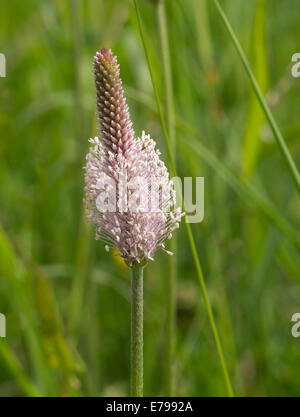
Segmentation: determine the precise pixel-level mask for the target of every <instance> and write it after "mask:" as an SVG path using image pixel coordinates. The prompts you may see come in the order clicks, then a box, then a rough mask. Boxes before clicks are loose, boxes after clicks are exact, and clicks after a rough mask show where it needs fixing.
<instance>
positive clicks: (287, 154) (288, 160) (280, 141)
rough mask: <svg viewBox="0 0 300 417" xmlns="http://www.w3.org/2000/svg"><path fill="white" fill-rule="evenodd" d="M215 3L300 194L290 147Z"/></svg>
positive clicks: (231, 31) (296, 171)
mask: <svg viewBox="0 0 300 417" xmlns="http://www.w3.org/2000/svg"><path fill="white" fill-rule="evenodd" d="M213 1H214V3H215V6H216V9H217V10H218V12H219V14H220V16H221V19H222V21H223V23H224V25H225V27H226V29H227V31H228V33H229V35H230V38H231V40H232V42H233V44H234V46H235V48H236V50H237V53H238V55H239V57H240V59H241V61H242V63H243V66H244V68H245V70H246V72H247V74H248V77H249V79H250V82H251V84H252V87H253V89H254V92H255V95H256V97H257V99H258V101H259V103H260V105H261V107H262V109H263V111H264V113H265V116H266V118H267V120H268V122H269V124H270V127H271V129H272V132H273V134H274V137H275V139H276V141H277V144H278V146H279V149H280V151H281V154H282V156H283V158H284V160H285V162H286V164H287V167H288V169H289V172H290V174H291V176H292V178H293V181H294V183H295V185H296V188H297V190H298V193H299V194H300V174H299V171H298V169H297V167H296V164H295V162H294V160H293V158H292V156H291V154H290V151H289V149H288V147H287V145H286V143H285V141H284V139H283V136H282V134H281V132H280V130H279V127H278V125H277V123H276V121H275V119H274V116H273V114H272V112H271V110H270V108H269V106H268V104H267V102H266V100H265V98H264V96H263V94H262V92H261V89H260V88H259V85H258V83H257V81H256V78H255V76H254V74H253V71H252V69H251V66H250V64H249V61H248V59H247V57H246V55H245V53H244V51H243V49H242V47H241V44H240V42H239V41H238V39H237V37H236V35H235V33H234V31H233V29H232V27H231V25H230V23H229V21H228V19H227V17H226V15H225V13H224V11H223V9H222V7H221V6H220V3H219V1H218V0H213Z"/></svg>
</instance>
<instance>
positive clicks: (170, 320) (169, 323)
mask: <svg viewBox="0 0 300 417" xmlns="http://www.w3.org/2000/svg"><path fill="white" fill-rule="evenodd" d="M156 11H157V22H158V34H159V42H160V45H161V52H162V63H163V73H164V83H165V97H166V121H167V129H168V133H169V137H170V142H171V148H172V152H173V158H174V160H175V164H176V144H175V120H174V119H175V114H174V98H173V89H172V72H171V64H170V50H169V41H168V29H167V18H166V10H165V1H164V0H160V1H159V2H158V3H156ZM176 247H177V242H176V236H173V239H172V241H171V242H170V244H169V249H170V251H171V252H173V253H176ZM168 264H169V270H168V274H167V289H166V304H167V305H166V307H167V318H166V337H167V341H166V395H168V396H170V397H172V396H174V395H175V386H176V367H175V350H176V281H177V265H176V257H175V256H171V257H169V260H168Z"/></svg>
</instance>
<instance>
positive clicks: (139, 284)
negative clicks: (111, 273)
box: [130, 265, 144, 397]
mask: <svg viewBox="0 0 300 417" xmlns="http://www.w3.org/2000/svg"><path fill="white" fill-rule="evenodd" d="M143 269H144V267H143V266H140V265H134V266H132V267H131V389H130V394H131V396H132V397H142V396H143V304H144V300H143Z"/></svg>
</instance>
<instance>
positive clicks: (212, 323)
mask: <svg viewBox="0 0 300 417" xmlns="http://www.w3.org/2000/svg"><path fill="white" fill-rule="evenodd" d="M134 6H135V12H136V17H137V22H138V27H139V32H140V36H141V40H142V43H143V47H144V51H145V55H146V59H147V63H148V68H149V73H150V77H151V81H152V86H153V90H154V95H155V100H156V105H157V110H158V114H159V117H160V123H161V127H162V130H163V134H164V138H165V142H166V146H167V151H168V158H169V163H170V166H171V170H172V174H173V176H175V177H177V170H176V166H175V161H174V157H173V153H172V147H171V143H170V139H169V135H168V131H167V127H166V123H165V119H164V116H163V112H162V107H161V103H160V98H159V93H158V88H157V85H156V82H155V78H154V74H153V68H152V65H151V60H150V55H149V52H148V47H147V44H146V37H145V34H144V30H143V26H142V19H141V16H140V11H139V8H138V5H137V0H134ZM180 199H181V201H182V205H183V206H184V200H183V199H182V196H181V195H180ZM183 209H184V207H183ZM185 226H186V230H187V234H188V238H189V243H190V247H191V250H192V254H193V258H194V262H195V266H196V271H197V275H198V279H199V283H200V287H201V290H202V294H203V298H204V304H205V307H206V311H207V314H208V317H209V322H210V326H211V329H212V333H213V335H214V339H215V343H216V347H217V352H218V355H219V359H220V362H221V367H222V371H223V375H224V380H225V383H226V388H227V392H228V395H229V396H230V397H232V396H234V394H233V390H232V386H231V382H230V378H229V374H228V370H227V365H226V361H225V356H224V353H223V348H222V344H221V341H220V338H219V333H218V329H217V326H216V323H215V319H214V314H213V311H212V308H211V305H210V301H209V298H208V293H207V289H206V284H205V281H204V276H203V273H202V267H201V263H200V259H199V255H198V252H197V248H196V243H195V239H194V235H193V232H192V228H191V225H190V223H187V222H185Z"/></svg>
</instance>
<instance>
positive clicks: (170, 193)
mask: <svg viewBox="0 0 300 417" xmlns="http://www.w3.org/2000/svg"><path fill="white" fill-rule="evenodd" d="M94 73H95V84H96V92H97V110H98V117H99V125H100V135H101V138H102V141H101V142H100V141H99V139H98V138H97V137H96V138H94V139H90V143H91V147H90V150H89V153H88V155H87V157H86V159H87V163H86V166H85V183H86V186H85V204H86V209H87V219H88V221H90V222H92V223H94V224H95V225H96V239H101V240H102V241H103V242H104V243H105V247H106V250H107V251H108V250H109V249H110V248H114V249H116V250H117V251H118V252H119V253H120V256H122V257H123V258H124V259H125V261H126V262H127V263H128V264H129V265H130V266H131V265H132V264H133V263H135V262H138V263H142V264H144V263H146V262H147V261H148V260H149V259H151V260H152V259H153V254H154V253H155V251H156V250H157V249H159V248H162V249H164V250H165V244H164V241H165V240H166V239H168V238H171V236H172V231H173V230H174V229H176V228H178V227H179V222H180V220H181V217H182V216H183V213H182V212H181V209H180V208H177V209H174V206H175V203H176V195H175V190H174V184H173V183H172V181H170V179H169V173H168V170H167V168H166V166H165V164H164V163H163V162H162V161H161V160H160V158H159V155H160V152H159V151H158V150H155V142H154V141H153V140H152V139H151V138H150V136H149V135H146V134H145V132H142V137H141V138H138V139H135V138H134V131H133V129H132V123H131V121H130V119H129V113H128V106H127V104H126V99H125V98H124V92H123V89H122V81H121V79H120V74H119V65H118V63H117V58H116V57H115V56H114V55H113V54H112V52H111V51H110V50H109V51H107V50H106V49H104V48H102V49H101V50H100V52H97V53H96V56H95V58H94ZM168 253H170V252H168Z"/></svg>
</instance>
